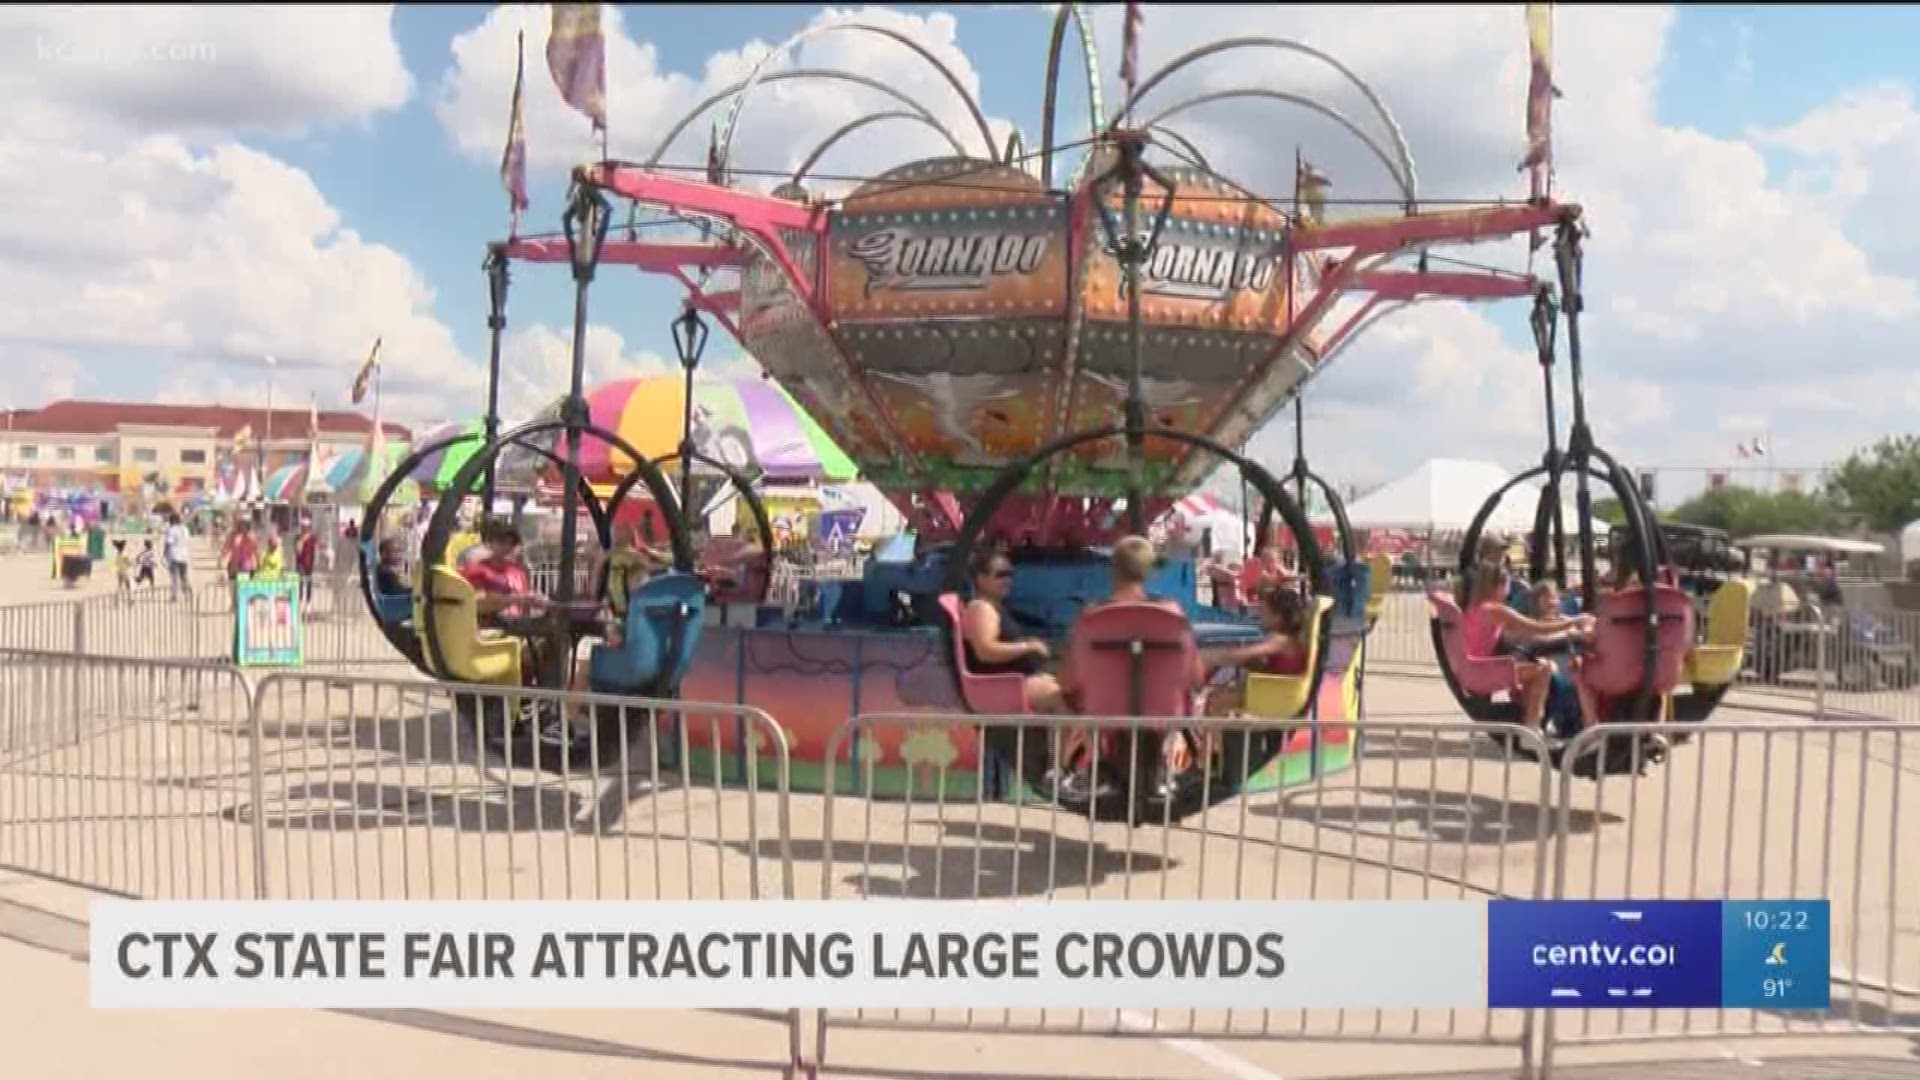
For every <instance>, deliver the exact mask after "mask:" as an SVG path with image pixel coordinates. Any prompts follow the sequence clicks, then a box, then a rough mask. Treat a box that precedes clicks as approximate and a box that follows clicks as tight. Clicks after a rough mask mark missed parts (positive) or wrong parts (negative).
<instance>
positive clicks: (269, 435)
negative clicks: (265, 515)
mask: <svg viewBox="0 0 1920 1080" xmlns="http://www.w3.org/2000/svg"><path fill="white" fill-rule="evenodd" d="M279 362H280V361H279V360H277V359H276V358H274V357H273V356H268V357H267V422H266V424H265V425H264V426H263V430H262V432H261V435H262V438H261V440H260V452H259V453H258V454H255V455H254V458H255V460H256V461H257V462H258V465H257V466H256V468H255V471H256V472H258V473H259V474H260V501H261V503H262V504H264V503H265V502H266V499H267V478H268V477H269V476H271V475H272V474H271V473H270V472H269V471H268V470H269V468H270V467H271V464H272V462H271V459H269V458H268V457H267V452H268V451H269V450H271V449H272V448H273V376H274V370H275V367H276V365H278V364H279Z"/></svg>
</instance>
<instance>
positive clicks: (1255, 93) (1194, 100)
mask: <svg viewBox="0 0 1920 1080" xmlns="http://www.w3.org/2000/svg"><path fill="white" fill-rule="evenodd" d="M1236 98H1261V99H1265V100H1268V101H1279V102H1283V103H1285V104H1288V105H1298V106H1299V107H1301V108H1303V109H1311V110H1312V111H1314V112H1316V113H1319V114H1320V115H1321V116H1324V117H1326V118H1327V119H1329V120H1331V121H1333V122H1334V123H1336V124H1339V125H1340V126H1341V127H1343V128H1346V129H1347V131H1348V133H1349V134H1351V135H1352V136H1353V137H1354V138H1356V139H1359V140H1360V141H1361V142H1363V143H1365V144H1367V149H1369V150H1371V151H1373V156H1374V157H1376V158H1379V159H1380V164H1382V165H1384V166H1386V169H1387V175H1388V176H1391V177H1393V182H1394V183H1395V184H1397V185H1398V186H1399V188H1400V195H1401V197H1402V198H1404V199H1406V201H1407V203H1408V204H1409V205H1412V204H1413V203H1415V202H1417V201H1419V193H1418V192H1417V191H1416V190H1415V188H1414V181H1413V176H1412V174H1411V173H1409V172H1403V171H1402V170H1401V168H1400V164H1399V163H1398V162H1396V161H1395V160H1394V158H1393V155H1391V154H1389V153H1387V151H1386V149H1385V148H1384V147H1382V146H1381V145H1380V144H1379V143H1377V142H1375V141H1374V139H1373V136H1371V135H1368V134H1367V133H1366V131H1365V130H1364V129H1362V128H1361V127H1360V125H1358V124H1356V123H1354V122H1353V121H1352V120H1351V119H1349V118H1348V117H1347V115H1346V114H1345V113H1342V112H1341V111H1340V110H1338V109H1335V108H1333V107H1332V106H1329V105H1322V104H1321V103H1320V102H1318V101H1315V100H1313V99H1312V98H1310V97H1307V96H1305V95H1303V94H1291V93H1288V92H1286V91H1284V90H1267V89H1263V88H1260V87H1242V88H1240V89H1235V90H1216V91H1214V92H1213V93H1210V94H1201V95H1199V96H1198V97H1191V98H1188V99H1187V100H1185V101H1182V102H1181V103H1180V104H1178V105H1174V106H1172V107H1171V108H1167V109H1163V110H1161V112H1160V113H1159V114H1157V115H1156V116H1154V118H1153V119H1151V120H1149V121H1147V123H1146V126H1147V127H1149V128H1151V127H1152V126H1153V125H1155V124H1158V123H1160V122H1162V121H1165V120H1171V119H1173V118H1174V117H1175V116H1177V115H1179V114H1180V113H1183V112H1186V111H1187V110H1188V109H1194V108H1198V107H1200V106H1202V105H1210V104H1212V103H1213V102H1216V101H1232V100H1234V99H1236Z"/></svg>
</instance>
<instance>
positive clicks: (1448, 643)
mask: <svg viewBox="0 0 1920 1080" xmlns="http://www.w3.org/2000/svg"><path fill="white" fill-rule="evenodd" d="M1427 603H1429V604H1431V605H1433V619H1434V622H1436V623H1437V624H1439V628H1440V641H1441V643H1442V644H1443V645H1444V646H1445V648H1446V653H1447V656H1446V660H1447V668H1448V670H1450V671H1452V672H1453V679H1454V682H1455V683H1457V684H1458V685H1459V687H1460V690H1461V692H1462V693H1466V694H1469V695H1471V696H1473V697H1492V696H1493V695H1495V694H1501V693H1506V694H1511V693H1513V692H1514V691H1515V690H1516V689H1518V687H1519V686H1520V671H1519V669H1518V668H1517V667H1515V666H1514V662H1513V657H1511V656H1468V655H1467V640H1466V636H1465V633H1464V632H1463V630H1462V629H1461V624H1462V622H1463V621H1464V620H1465V618H1466V616H1465V615H1464V614H1463V613H1462V612H1461V610H1460V604H1459V602H1458V601H1456V600H1454V598H1453V595H1452V594H1451V593H1448V592H1446V591H1444V590H1440V589H1435V590H1433V591H1432V592H1429V593H1428V594H1427Z"/></svg>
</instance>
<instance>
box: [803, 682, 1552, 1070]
mask: <svg viewBox="0 0 1920 1080" xmlns="http://www.w3.org/2000/svg"><path fill="white" fill-rule="evenodd" d="M1151 723H1152V722H1151V721H1141V720H1139V719H1131V718H1123V719H1110V720H1109V719H1091V718H1081V717H1072V718H1048V717H1034V716H1018V717H979V716H960V715H953V716H933V715H924V714H923V715H877V716H861V717H857V718H855V719H853V720H851V721H849V722H848V723H847V724H846V725H845V726H843V727H842V728H841V729H840V730H839V731H838V732H837V733H836V734H835V735H834V737H833V739H832V741H831V742H830V743H829V746H828V749H827V755H828V762H829V764H830V767H829V768H828V770H827V777H828V793H827V795H826V796H825V804H826V805H825V806H824V807H823V809H822V821H821V834H820V839H819V840H818V841H807V840H804V839H796V841H795V856H796V859H797V860H798V864H799V868H800V870H799V872H800V873H802V875H803V876H802V879H801V881H800V882H799V888H800V890H801V892H802V893H803V894H806V895H818V896H821V897H823V898H829V899H835V898H861V899H872V898H896V897H933V898H948V899H957V898H969V899H970V898H980V899H1008V898H1015V897H1019V898H1044V899H1048V900H1053V899H1062V900H1073V899H1094V898H1100V899H1111V898H1124V899H1131V898H1138V899H1142V900H1163V899H1179V900H1185V899H1209V900H1226V899H1232V900H1266V899H1287V900H1345V899H1355V898H1365V899H1405V900H1423V899H1459V898H1480V897H1533V896H1537V895H1540V893H1539V890H1540V888H1541V886H1542V885H1543V883H1544V881H1545V871H1546V866H1547V856H1548V850H1549V848H1548V841H1549V837H1550V836H1551V835H1552V831H1553V825H1554V818H1553V815H1552V814H1551V813H1550V812H1549V810H1548V806H1549V802H1548V799H1549V795H1550V784H1549V781H1550V778H1551V770H1550V768H1548V767H1547V766H1545V765H1543V764H1541V763H1540V762H1539V761H1537V760H1533V759H1531V758H1529V757H1528V756H1527V755H1526V752H1525V751H1527V750H1530V751H1532V752H1533V753H1535V754H1544V751H1545V747H1544V745H1543V744H1541V743H1540V741H1539V738H1538V736H1536V735H1534V734H1532V733H1530V732H1525V731H1522V730H1520V729H1518V728H1502V729H1500V730H1504V731H1506V732H1507V733H1508V734H1509V735H1510V736H1511V738H1512V740H1513V741H1512V742H1510V743H1506V744H1501V745H1497V744H1496V742H1495V740H1493V739H1489V738H1488V734H1489V733H1490V732H1493V731H1494V730H1495V727H1494V726H1492V725H1486V724H1474V723H1462V722H1453V721H1448V722H1433V721H1396V720H1393V719H1379V720H1367V721H1364V722H1362V723H1359V724H1306V723H1304V722H1302V723H1295V724H1272V723H1266V722H1261V723H1257V724H1248V723H1243V722H1235V723H1221V724H1218V725H1216V726H1214V736H1213V737H1214V739H1215V740H1216V745H1219V746H1225V745H1227V744H1226V742H1225V740H1235V739H1238V740H1249V739H1251V738H1253V737H1255V736H1256V733H1258V732H1260V731H1262V730H1266V731H1271V729H1272V728H1274V727H1276V726H1277V727H1285V728H1290V729H1294V730H1295V731H1297V732H1298V733H1299V735H1298V738H1299V740H1300V744H1302V745H1306V746H1308V747H1313V748H1318V749H1319V751H1320V752H1321V754H1322V755H1323V756H1322V761H1323V762H1330V763H1332V764H1334V765H1336V766H1337V765H1339V764H1342V763H1344V761H1345V760H1346V755H1347V754H1348V753H1350V752H1351V751H1352V750H1353V749H1354V748H1356V747H1358V746H1361V745H1364V748H1365V753H1364V756H1363V757H1361V758H1360V759H1359V762H1358V765H1357V767H1355V768H1351V769H1345V770H1342V771H1334V770H1331V769H1328V768H1315V767H1313V765H1312V764H1311V761H1312V758H1311V752H1309V753H1306V754H1300V755H1295V756H1293V757H1292V758H1291V759H1290V760H1286V761H1285V767H1284V768H1283V769H1282V770H1281V771H1278V772H1272V773H1256V775H1258V776H1261V777H1263V779H1266V780H1269V781H1270V780H1272V779H1275V778H1278V779H1283V780H1285V781H1287V782H1288V783H1289V784H1290V785H1291V786H1288V787H1285V788H1283V789H1280V790H1274V789H1273V787H1272V786H1271V785H1270V784H1268V785H1266V788H1265V790H1263V791H1260V792H1256V793H1251V794H1246V795H1236V796H1233V797H1230V798H1227V799H1225V800H1223V801H1221V802H1220V803H1219V804H1218V805H1215V806H1213V807H1212V808H1211V809H1209V810H1206V811H1204V812H1203V813H1200V814H1197V815H1195V816H1194V817H1191V818H1188V819H1187V820H1184V821H1168V820H1158V821H1145V822H1140V823H1136V824H1132V825H1129V824H1127V823H1125V822H1097V821H1091V820H1088V819H1087V818H1085V817H1083V816H1080V815H1078V814H1075V813H1071V812H1069V811H1067V810H1064V809H1062V808H1061V807H1060V806H1059V805H1058V804H1057V802H1050V801H1048V800H1046V799H1044V798H1037V797H1035V796H1033V794H1032V793H1031V792H1026V791H1025V790H1024V788H1022V789H1021V790H1020V792H1019V793H1020V794H1021V795H1024V796H1025V797H1024V798H1016V799H1014V800H1011V801H1009V802H998V801H989V799H988V798H987V797H986V796H985V794H983V792H984V791H985V785H983V784H982V783H980V782H978V778H977V777H975V776H974V775H972V773H971V772H968V771H963V769H962V768H960V767H958V766H959V765H960V764H961V763H965V766H966V769H967V770H971V769H972V768H973V766H972V763H973V762H975V761H980V760H984V759H985V756H986V734H985V732H986V730H987V729H988V728H1011V729H1015V730H1016V731H1018V732H1021V733H1022V734H1019V735H1016V736H1015V738H1016V739H1017V740H1018V741H1017V744H1016V745H1017V753H1019V754H1020V755H1025V754H1026V753H1028V752H1030V751H1029V749H1028V747H1029V745H1031V746H1034V747H1044V745H1045V743H1046V742H1047V741H1048V740H1050V739H1052V738H1057V737H1059V735H1060V733H1062V732H1064V731H1065V730H1066V729H1067V728H1068V727H1069V725H1071V726H1073V727H1081V728H1093V729H1098V730H1101V731H1105V732H1130V731H1134V730H1137V729H1139V728H1140V727H1141V726H1142V725H1143V724H1151ZM1243 746H1244V743H1243ZM1516 748H1524V749H1516ZM1232 756H1240V757H1244V754H1240V755H1232ZM896 757H897V758H899V759H901V760H902V761H903V762H904V763H906V764H908V765H909V766H910V768H909V769H908V770H907V775H908V779H907V781H906V790H905V792H904V794H902V795H901V796H899V797H895V798H881V797H877V796H876V788H875V783H874V777H875V775H876V772H875V768H874V766H876V765H884V764H886V763H887V762H888V761H891V760H893V759H894V758H896ZM1289 771H1291V773H1292V775H1288V772H1289ZM893 782H894V783H898V780H897V779H896V780H894V781H893ZM1212 782H1213V781H1212V780H1211V779H1209V780H1208V781H1207V783H1209V784H1211V783H1212ZM1255 786H1262V785H1260V784H1256V785H1255ZM803 816H804V815H802V814H801V813H799V812H798V811H797V812H796V820H799V819H801V818H802V817H803ZM814 866H817V867H818V870H817V876H818V880H808V875H811V874H813V873H814V871H813V869H812V868H813V867H814ZM1529 1015H1530V1014H1524V1013H1519V1012H1511V1011H1510V1012H1505V1013H1502V1014H1495V1013H1492V1012H1490V1011H1487V1010H1478V1011H1474V1012H1465V1011H1458V1010H1452V1011H1449V1010H1333V1009H1327V1010H1304V1011H1303V1010H1297V1009H1296V1010H1287V1011H1285V1012H1282V1011H1278V1010H1260V1009H1250V1010H1231V1011H1228V1010H1217V1011H1202V1010H1193V1009H1187V1010H1160V1011H1157V1012H1154V1013H1151V1014H1147V1013H1140V1014H1135V1013H1133V1012H1131V1011H1129V1012H1125V1013H1114V1012H1112V1011H1106V1010H1086V1009H1054V1010H933V1011H925V1010H921V1011H914V1012H908V1011H905V1010H858V1011H854V1010H847V1011H839V1010H829V1011H823V1012H821V1013H820V1014H819V1016H818V1039H819V1043H818V1046H817V1048H816V1052H817V1055H818V1058H817V1060H818V1061H819V1062H820V1063H821V1064H823V1065H824V1063H825V1060H826V1059H825V1054H826V1033H827V1031H828V1030H829V1029H831V1028H835V1027H838V1028H894V1029H900V1028H907V1029H915V1030H939V1031H974V1032H992V1033H1024V1034H1053V1033H1059V1034H1069V1033H1072V1034H1096V1035H1115V1036H1154V1037H1167V1036H1175V1035H1179V1036H1197V1037H1202V1038H1256V1039H1258V1038H1269V1039H1270V1038H1275V1037H1291V1038H1296V1039H1313V1040H1320V1039H1328V1040H1340V1039H1353V1040H1362V1041H1374V1042H1395V1041H1398V1042H1412V1043H1427V1042H1435V1043H1448V1042H1455V1043H1474V1044H1481V1045H1511V1046H1513V1047H1515V1048H1516V1049H1520V1050H1521V1051H1522V1052H1523V1053H1525V1049H1526V1047H1527V1046H1528V1045H1529V1044H1530V1043H1531V1041H1532V1040H1531V1037H1530V1022H1529Z"/></svg>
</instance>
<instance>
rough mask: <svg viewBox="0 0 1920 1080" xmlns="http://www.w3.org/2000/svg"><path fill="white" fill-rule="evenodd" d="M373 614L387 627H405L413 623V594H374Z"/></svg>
mask: <svg viewBox="0 0 1920 1080" xmlns="http://www.w3.org/2000/svg"><path fill="white" fill-rule="evenodd" d="M373 612H374V616H375V617H376V618H378V619H379V620H380V621H381V622H382V623H384V624H385V625H387V626H405V625H407V624H408V623H409V622H411V621H413V594H412V593H374V594H373Z"/></svg>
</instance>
